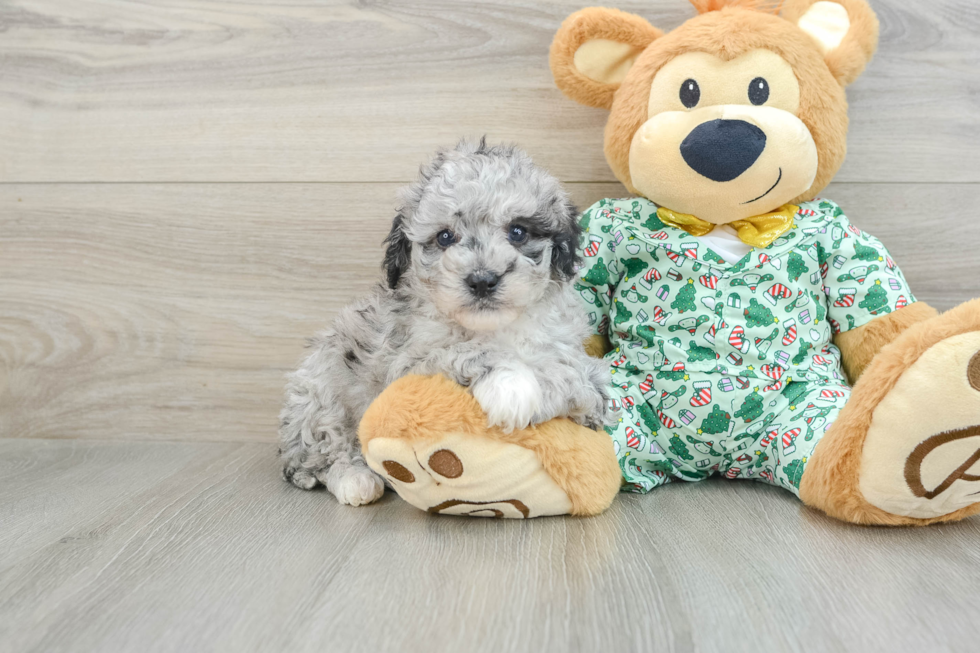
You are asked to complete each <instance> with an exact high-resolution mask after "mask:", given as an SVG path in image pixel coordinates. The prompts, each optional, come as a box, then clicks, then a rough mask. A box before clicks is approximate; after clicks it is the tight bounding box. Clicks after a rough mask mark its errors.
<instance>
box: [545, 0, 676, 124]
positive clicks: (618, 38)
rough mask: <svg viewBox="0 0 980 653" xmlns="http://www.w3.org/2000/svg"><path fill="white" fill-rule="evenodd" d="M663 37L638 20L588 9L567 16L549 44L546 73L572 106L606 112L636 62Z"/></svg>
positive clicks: (633, 16) (629, 16)
mask: <svg viewBox="0 0 980 653" xmlns="http://www.w3.org/2000/svg"><path fill="white" fill-rule="evenodd" d="M662 34H663V33H662V32H661V31H660V30H658V29H657V28H656V27H654V26H653V25H651V24H650V23H648V22H647V21H645V20H643V19H642V18H640V17H639V16H635V15H633V14H628V13H626V12H623V11H619V10H616V9H605V8H603V7H590V8H588V9H582V10H581V11H577V12H575V13H574V14H572V15H571V16H569V17H568V18H567V19H566V20H565V22H564V23H562V26H561V28H560V29H559V30H558V33H557V34H555V40H554V41H552V43H551V73H552V75H554V77H555V83H556V84H557V85H558V88H560V89H561V90H562V92H563V93H565V95H567V96H568V97H570V98H572V99H573V100H575V101H576V102H581V103H582V104H587V105H589V106H592V107H599V108H603V109H608V108H609V107H611V106H612V100H613V95H614V94H615V93H616V89H618V88H619V85H620V83H622V81H623V79H624V78H625V77H626V73H628V72H629V69H630V67H631V66H632V65H633V62H634V61H636V58H637V57H638V56H639V55H640V53H641V52H643V50H645V49H646V47H647V46H648V45H650V43H652V42H653V41H654V39H657V38H658V37H660V36H661V35H662Z"/></svg>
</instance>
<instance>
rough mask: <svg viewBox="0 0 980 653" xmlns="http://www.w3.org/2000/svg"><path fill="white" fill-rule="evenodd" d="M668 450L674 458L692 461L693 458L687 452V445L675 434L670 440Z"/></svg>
mask: <svg viewBox="0 0 980 653" xmlns="http://www.w3.org/2000/svg"><path fill="white" fill-rule="evenodd" d="M670 450H671V452H673V454H674V455H675V456H677V457H678V458H681V459H683V460H694V456H692V455H691V452H690V451H689V450H688V448H687V445H686V444H684V441H683V440H681V438H680V436H679V435H677V434H676V433H675V434H674V435H673V437H671V438H670Z"/></svg>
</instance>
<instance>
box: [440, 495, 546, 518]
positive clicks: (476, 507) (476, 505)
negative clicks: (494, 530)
mask: <svg viewBox="0 0 980 653" xmlns="http://www.w3.org/2000/svg"><path fill="white" fill-rule="evenodd" d="M495 503H497V504H500V503H509V504H510V505H512V506H514V507H515V508H517V510H518V512H520V513H521V514H522V515H524V519H527V518H528V517H529V516H530V514H531V510H530V509H529V508H528V507H527V506H526V505H524V502H523V501H518V500H517V499H508V500H506V501H461V500H459V499H450V500H449V501H443V502H442V503H440V504H439V505H438V506H432V507H431V508H429V512H430V513H432V514H434V515H435V514H438V513H440V512H442V511H443V510H446V509H447V508H455V507H456V506H473V510H469V511H467V512H465V513H463V514H466V515H470V516H473V517H482V516H483V514H481V513H489V514H490V515H493V516H494V517H495V518H496V519H503V516H504V513H503V512H502V511H500V510H498V509H497V508H490V507H487V506H490V505H492V504H495Z"/></svg>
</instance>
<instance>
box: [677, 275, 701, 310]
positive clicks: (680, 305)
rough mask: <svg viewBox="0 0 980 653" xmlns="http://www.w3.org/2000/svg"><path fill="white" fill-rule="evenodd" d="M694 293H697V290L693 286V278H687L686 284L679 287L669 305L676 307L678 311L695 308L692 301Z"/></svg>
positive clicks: (695, 305)
mask: <svg viewBox="0 0 980 653" xmlns="http://www.w3.org/2000/svg"><path fill="white" fill-rule="evenodd" d="M695 295H697V290H696V289H695V288H694V279H688V280H687V285H686V286H684V287H683V288H681V289H680V292H678V293H677V297H675V298H674V301H673V302H671V304H670V307H671V308H676V309H677V311H678V312H679V313H684V312H685V311H693V310H696V309H697V304H695V303H694V297H695Z"/></svg>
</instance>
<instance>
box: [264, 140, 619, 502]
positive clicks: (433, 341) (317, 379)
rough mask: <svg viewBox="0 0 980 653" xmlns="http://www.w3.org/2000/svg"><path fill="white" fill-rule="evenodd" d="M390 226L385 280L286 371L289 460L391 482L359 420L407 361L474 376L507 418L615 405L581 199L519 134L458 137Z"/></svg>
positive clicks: (360, 498)
mask: <svg viewBox="0 0 980 653" xmlns="http://www.w3.org/2000/svg"><path fill="white" fill-rule="evenodd" d="M401 200H402V209H401V210H400V211H399V213H398V215H397V216H396V217H395V219H394V222H393V223H392V228H391V233H390V234H389V235H388V237H387V239H386V240H385V242H386V244H387V252H386V254H385V258H384V263H383V267H384V272H385V275H384V276H385V280H384V282H382V283H381V284H379V285H378V287H377V288H376V289H375V290H374V292H372V293H371V294H370V295H368V296H366V297H363V298H361V299H359V300H357V301H355V302H354V303H352V304H350V305H349V306H347V307H346V308H344V309H343V310H342V311H341V312H340V314H339V315H338V316H337V319H336V321H335V322H334V324H333V328H331V329H329V330H328V331H326V332H324V333H322V334H321V335H319V336H318V337H317V338H315V339H314V340H313V342H312V349H313V351H312V353H311V354H310V355H309V356H308V357H307V359H306V360H305V361H304V362H303V364H302V366H301V367H300V368H299V370H297V371H296V372H294V373H293V374H291V375H290V376H289V380H288V385H287V387H286V399H285V405H284V406H283V409H282V413H281V415H280V428H279V436H280V443H281V444H280V454H281V457H282V465H283V476H284V478H286V479H287V480H289V481H291V482H292V483H293V484H295V485H297V486H299V487H301V488H305V489H310V488H313V487H314V486H316V485H317V483H322V484H323V485H326V487H327V489H328V490H329V491H330V492H331V493H333V494H334V496H336V497H337V499H338V500H339V501H340V502H341V503H346V504H350V505H361V504H364V503H370V502H371V501H374V500H375V499H377V498H378V497H380V496H381V494H382V492H383V491H384V485H383V482H382V480H381V478H380V477H379V476H377V475H376V474H375V473H374V472H372V471H371V470H370V469H369V468H368V467H367V465H366V464H365V463H364V459H363V458H362V457H361V453H360V447H359V444H358V441H357V425H358V423H359V422H360V419H361V416H362V415H363V413H364V411H365V409H366V408H367V407H368V405H369V404H370V403H371V401H373V400H374V398H375V397H377V396H378V394H380V393H381V391H382V390H384V388H385V387H386V386H387V385H388V384H390V383H391V382H392V381H394V380H395V379H398V378H399V377H401V376H404V375H406V374H424V375H428V374H444V375H446V376H447V377H449V378H451V379H453V380H455V381H456V382H458V383H460V384H462V385H465V386H469V388H470V390H471V392H472V393H473V396H474V397H476V399H477V400H478V401H479V402H480V404H481V406H482V407H483V408H484V410H485V411H486V413H487V418H488V421H489V423H490V424H492V425H498V426H501V427H502V428H504V429H514V428H523V427H525V426H528V425H530V424H536V423H540V422H544V421H547V420H549V419H552V418H554V417H559V416H567V417H570V418H572V419H574V420H575V421H577V422H579V423H581V424H585V425H587V426H590V427H597V426H601V425H602V424H604V423H606V422H607V421H608V419H609V415H608V414H607V395H606V390H605V388H606V387H607V385H608V383H609V377H608V372H607V371H606V367H605V366H603V365H601V364H600V363H599V362H598V361H596V360H595V359H592V358H589V357H588V356H587V355H586V354H585V352H584V350H583V346H582V344H583V341H584V340H585V338H586V337H587V336H588V327H587V325H586V319H585V316H584V314H583V312H582V310H581V308H580V307H579V305H578V303H577V301H576V298H575V296H574V295H573V290H572V288H571V279H572V277H573V276H574V273H575V270H576V268H577V266H578V265H579V259H578V257H577V255H576V251H575V250H576V246H577V244H578V240H579V235H580V229H579V226H578V221H577V211H576V209H575V207H574V206H572V204H571V203H570V202H569V199H568V196H567V194H566V193H565V191H564V190H563V189H562V187H561V185H560V184H559V183H558V181H557V180H556V179H555V178H554V177H552V176H551V175H549V174H547V173H546V172H544V171H543V170H542V169H540V168H538V167H536V166H535V165H534V164H533V163H532V162H531V160H530V158H529V157H528V156H527V155H526V154H525V153H524V152H522V151H521V150H518V149H516V148H514V147H510V146H488V145H487V144H486V142H485V140H482V141H480V143H479V144H473V143H469V142H466V141H463V142H461V143H460V144H459V145H457V146H456V147H455V148H454V149H450V150H444V151H441V152H439V153H438V154H437V155H436V156H435V158H434V159H433V160H432V161H431V162H429V163H428V164H426V165H423V166H422V168H421V171H420V175H419V179H418V181H416V182H415V183H414V184H412V185H410V186H409V187H408V188H406V189H405V190H404V191H403V193H402V196H401Z"/></svg>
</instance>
